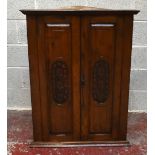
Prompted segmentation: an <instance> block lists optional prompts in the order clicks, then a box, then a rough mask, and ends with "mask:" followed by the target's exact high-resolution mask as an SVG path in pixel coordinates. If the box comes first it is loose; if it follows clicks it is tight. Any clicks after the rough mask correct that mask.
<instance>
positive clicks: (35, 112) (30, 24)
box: [27, 16, 42, 141]
mask: <svg viewBox="0 0 155 155" xmlns="http://www.w3.org/2000/svg"><path fill="white" fill-rule="evenodd" d="M27 35H28V56H29V67H30V68H29V71H30V83H31V101H32V120H33V137H34V141H41V140H42V126H41V125H42V124H41V108H40V84H39V69H38V51H37V37H38V34H37V23H36V17H35V16H27Z"/></svg>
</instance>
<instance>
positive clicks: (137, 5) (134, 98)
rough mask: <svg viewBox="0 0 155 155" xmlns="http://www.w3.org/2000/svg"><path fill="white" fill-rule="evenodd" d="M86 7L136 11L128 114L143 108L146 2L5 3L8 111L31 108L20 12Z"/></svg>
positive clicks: (70, 0) (28, 0) (65, 0)
mask: <svg viewBox="0 0 155 155" xmlns="http://www.w3.org/2000/svg"><path fill="white" fill-rule="evenodd" d="M75 5H86V6H95V7H100V8H101V7H102V8H108V9H139V10H140V13H139V14H138V15H135V17H134V32H133V48H132V65H131V66H132V68H131V76H130V77H131V78H130V97H129V110H130V111H146V108H147V32H146V31H147V29H146V28H147V11H146V9H147V6H146V5H147V2H146V0H81V1H80V0H8V8H7V10H8V12H7V26H8V28H7V31H8V33H7V37H8V38H7V39H8V40H7V45H8V109H17V110H20V109H31V97H30V83H29V65H28V53H27V52H28V51H27V50H28V48H27V32H26V20H25V16H24V15H23V14H22V13H20V11H19V10H20V9H26V8H30V9H33V8H35V9H37V8H39V9H46V8H48V9H51V8H56V7H63V6H75Z"/></svg>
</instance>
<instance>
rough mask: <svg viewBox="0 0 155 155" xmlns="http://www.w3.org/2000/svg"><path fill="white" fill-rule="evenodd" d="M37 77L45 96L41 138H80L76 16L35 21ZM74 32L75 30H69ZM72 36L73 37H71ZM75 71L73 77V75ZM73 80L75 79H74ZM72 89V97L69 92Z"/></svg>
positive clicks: (77, 27)
mask: <svg viewBox="0 0 155 155" xmlns="http://www.w3.org/2000/svg"><path fill="white" fill-rule="evenodd" d="M39 22H40V24H39V25H40V26H39V33H40V41H41V42H42V44H43V46H40V44H39V51H40V54H39V57H40V61H42V63H43V64H41V63H40V73H42V74H41V75H40V76H41V77H40V78H41V80H40V81H41V84H42V85H44V87H43V90H41V91H44V93H46V94H45V95H46V96H43V97H42V98H46V100H45V101H44V102H42V108H43V111H44V113H43V114H42V123H43V126H45V127H44V128H45V130H44V131H43V134H44V135H45V136H44V139H45V140H50V141H63V140H75V139H76V140H78V139H79V138H80V104H79V103H80V93H79V86H80V84H79V83H78V82H79V80H78V77H79V76H80V75H79V73H80V61H79V59H80V55H79V54H78V51H79V47H80V45H79V43H80V38H79V36H80V35H79V30H80V28H79V26H80V24H79V23H80V22H79V19H78V18H77V17H71V16H70V17H69V16H68V17H62V16H60V17H58V16H57V17H54V16H53V17H43V18H42V20H40V21H39ZM73 32H76V33H73ZM75 35H76V36H75ZM78 63H79V64H78ZM75 74H76V77H75ZM73 79H75V80H76V81H74V80H73ZM73 92H76V96H75V95H74V94H73Z"/></svg>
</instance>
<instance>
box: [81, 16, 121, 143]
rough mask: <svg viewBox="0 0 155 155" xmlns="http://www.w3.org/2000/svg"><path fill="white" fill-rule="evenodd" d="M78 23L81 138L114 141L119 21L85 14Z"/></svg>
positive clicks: (116, 108)
mask: <svg viewBox="0 0 155 155" xmlns="http://www.w3.org/2000/svg"><path fill="white" fill-rule="evenodd" d="M81 23H82V31H81V36H82V41H81V43H82V50H81V55H82V57H81V74H82V76H83V77H84V81H85V85H84V87H82V91H81V92H82V94H81V96H82V99H81V100H82V102H81V123H82V124H81V137H82V139H83V140H114V139H115V138H117V137H118V129H119V104H120V101H119V95H120V94H119V92H120V86H119V84H120V80H119V78H120V76H121V64H120V63H119V62H118V61H120V58H121V47H120V43H121V38H120V37H118V36H119V35H118V33H120V32H119V31H118V30H117V26H121V22H118V20H117V18H116V17H91V18H90V17H89V16H87V17H84V18H82V22H81ZM120 28H121V27H120ZM116 42H118V44H117V46H116ZM115 85H117V87H115Z"/></svg>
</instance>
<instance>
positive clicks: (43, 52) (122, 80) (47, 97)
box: [21, 7, 138, 146]
mask: <svg viewBox="0 0 155 155" xmlns="http://www.w3.org/2000/svg"><path fill="white" fill-rule="evenodd" d="M21 11H22V12H23V13H24V14H26V15H27V28H28V49H29V51H28V52H29V63H30V81H31V96H32V114H33V131H34V141H35V142H38V143H35V145H37V144H38V145H40V146H42V144H43V146H44V144H47V146H52V145H56V144H57V142H61V143H63V144H66V143H69V144H70V143H73V144H76V143H78V144H80V143H81V144H89V143H90V144H92V143H95V144H97V143H98V144H100V143H102V144H107V143H108V142H109V144H110V143H114V144H116V143H118V144H120V143H121V142H122V143H123V142H125V141H126V133H127V114H128V94H129V77H130V64H131V48H132V27H133V14H136V13H138V11H137V10H107V9H101V8H92V7H72V8H61V9H56V10H21ZM40 142H42V144H40ZM48 143H49V144H50V145H48Z"/></svg>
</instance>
